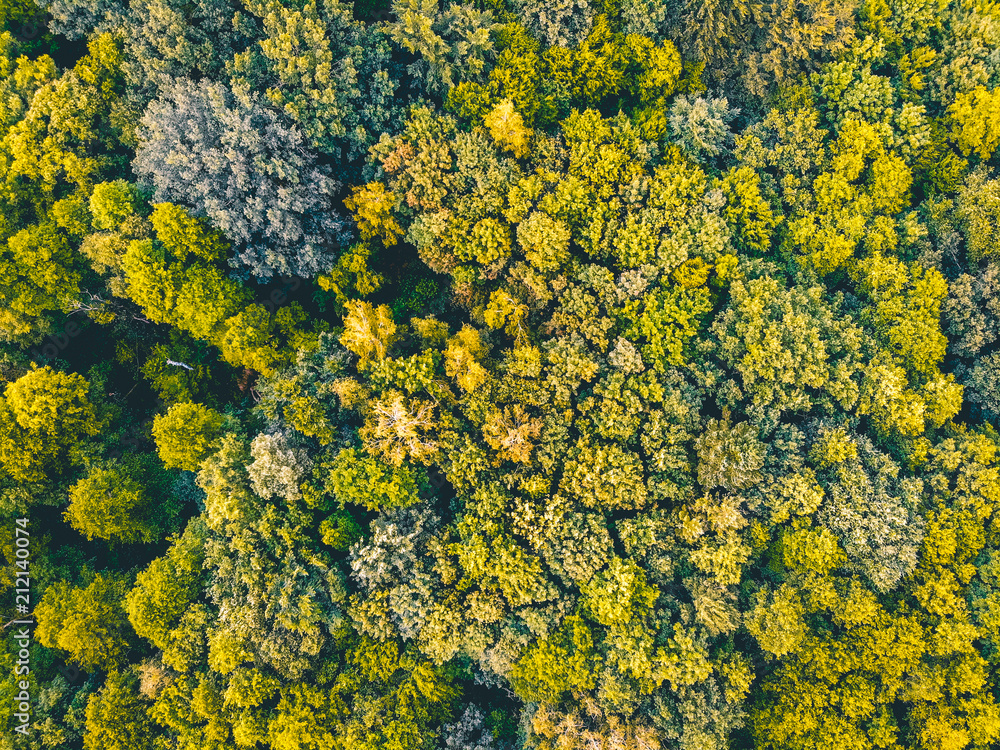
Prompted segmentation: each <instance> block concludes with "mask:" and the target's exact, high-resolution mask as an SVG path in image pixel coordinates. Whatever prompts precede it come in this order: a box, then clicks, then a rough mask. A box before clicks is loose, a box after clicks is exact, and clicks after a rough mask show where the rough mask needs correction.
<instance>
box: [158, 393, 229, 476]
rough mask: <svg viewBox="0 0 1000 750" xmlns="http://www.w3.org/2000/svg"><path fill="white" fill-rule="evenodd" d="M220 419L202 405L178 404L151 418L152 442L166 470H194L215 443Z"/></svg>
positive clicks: (219, 428) (219, 431)
mask: <svg viewBox="0 0 1000 750" xmlns="http://www.w3.org/2000/svg"><path fill="white" fill-rule="evenodd" d="M223 421H224V420H223V416H222V415H221V414H219V413H218V412H217V411H215V410H214V409H211V408H209V407H207V406H204V405H202V404H194V403H190V402H182V403H178V404H174V405H173V406H171V407H170V408H169V409H168V410H167V413H166V414H158V415H157V416H156V417H155V418H154V419H153V439H154V440H155V441H156V449H157V451H158V452H159V454H160V459H161V460H162V461H163V465H164V466H166V467H167V468H178V469H184V470H185V471H197V470H198V468H199V467H200V466H201V462H202V461H204V460H205V458H207V457H208V456H209V455H211V453H212V451H213V448H214V446H215V443H216V441H217V440H218V438H219V436H220V433H221V429H222V425H223Z"/></svg>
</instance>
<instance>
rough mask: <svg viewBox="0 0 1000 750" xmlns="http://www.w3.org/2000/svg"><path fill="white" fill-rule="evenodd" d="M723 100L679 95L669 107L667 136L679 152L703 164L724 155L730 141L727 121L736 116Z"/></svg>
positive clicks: (733, 109)
mask: <svg viewBox="0 0 1000 750" xmlns="http://www.w3.org/2000/svg"><path fill="white" fill-rule="evenodd" d="M739 112H740V110H739V109H738V108H730V107H729V103H728V102H727V101H726V99H725V98H722V99H705V98H704V97H701V96H699V97H697V98H695V99H691V98H689V97H687V96H685V95H684V94H681V95H680V96H678V97H677V98H676V99H674V102H673V104H672V105H671V108H670V119H669V123H670V135H671V138H672V140H673V141H674V143H676V144H677V145H678V146H680V149H681V151H683V152H684V153H685V154H687V155H688V156H690V157H691V158H692V159H694V160H695V161H699V162H704V161H710V160H712V159H715V158H717V157H719V156H721V155H723V154H725V153H726V151H727V150H728V147H729V146H730V144H732V142H733V134H732V132H731V131H730V130H729V122H730V121H731V120H732V119H733V118H734V117H735V116H736V115H738V114H739Z"/></svg>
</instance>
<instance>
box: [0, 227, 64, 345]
mask: <svg viewBox="0 0 1000 750" xmlns="http://www.w3.org/2000/svg"><path fill="white" fill-rule="evenodd" d="M4 245H5V246H0V277H2V278H3V283H2V284H0V303H2V308H0V336H2V337H3V338H4V339H5V340H11V339H17V338H26V337H28V336H30V335H31V334H32V333H33V332H34V331H35V330H37V329H43V330H44V328H45V326H46V317H45V313H47V312H50V311H54V310H60V309H62V308H63V307H64V306H67V305H68V304H69V302H70V300H72V299H73V298H74V297H75V296H76V295H77V294H78V293H79V291H80V283H81V282H82V274H81V273H80V269H79V267H78V263H77V262H76V261H75V260H74V258H73V256H72V254H71V251H70V247H69V243H68V242H67V239H66V235H65V233H64V232H63V231H62V230H60V229H59V227H57V226H56V225H55V224H54V223H49V222H46V223H43V224H36V225H32V226H30V227H27V228H25V229H22V230H21V231H19V232H17V233H16V234H14V235H13V236H11V237H9V238H8V239H7V241H6V242H5V243H4Z"/></svg>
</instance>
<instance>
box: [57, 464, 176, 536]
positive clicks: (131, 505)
mask: <svg viewBox="0 0 1000 750" xmlns="http://www.w3.org/2000/svg"><path fill="white" fill-rule="evenodd" d="M166 479H167V478H166V476H164V475H163V474H162V470H160V469H159V468H158V467H157V466H156V465H155V464H154V462H153V461H150V460H148V459H147V460H143V459H142V458H141V457H135V458H132V457H130V459H129V460H128V461H126V462H124V463H123V464H120V465H114V466H107V467H98V468H93V469H91V470H90V472H89V473H88V474H87V476H86V477H84V478H83V479H81V480H80V481H78V482H77V483H76V484H74V485H73V486H72V487H71V488H70V491H69V507H67V509H66V512H65V518H66V520H67V521H69V524H70V525H71V526H72V527H73V528H75V529H76V530H77V531H79V532H81V533H82V534H84V535H85V536H86V537H87V538H88V539H93V538H94V537H97V538H99V539H107V540H113V541H120V542H124V543H126V544H132V543H135V542H145V543H147V544H148V543H149V542H153V541H155V540H157V539H158V538H159V537H160V536H161V535H162V534H163V532H164V531H165V530H166V528H167V527H169V526H170V525H171V523H172V521H173V515H174V514H175V513H176V512H177V501H176V499H174V498H172V497H171V493H170V490H169V484H168V482H167V481H165V480H166Z"/></svg>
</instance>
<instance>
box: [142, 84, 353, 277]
mask: <svg viewBox="0 0 1000 750" xmlns="http://www.w3.org/2000/svg"><path fill="white" fill-rule="evenodd" d="M193 123H197V126H196V127H195V126H193ZM141 139H142V142H141V145H140V147H139V149H138V151H137V153H136V159H135V163H134V169H135V171H136V173H137V174H138V175H139V176H140V177H141V178H142V180H143V183H144V184H146V185H149V186H150V187H152V188H153V189H154V190H155V196H154V197H155V199H156V200H158V201H171V202H174V203H180V204H186V205H187V206H190V207H191V208H192V209H193V211H194V212H195V214H196V215H199V216H205V217H207V218H208V220H209V221H211V222H212V224H214V225H215V226H216V227H218V228H219V229H220V230H221V231H223V232H224V233H225V234H226V236H227V237H229V238H230V239H231V240H232V241H233V242H234V243H235V245H236V257H235V258H234V259H233V260H234V261H235V262H236V263H237V264H238V265H239V266H241V267H243V268H245V269H247V270H248V271H250V272H251V273H252V274H253V275H255V276H258V277H261V278H265V279H266V278H270V277H272V276H274V275H276V274H288V275H291V274H295V275H299V276H305V277H311V276H315V275H316V274H319V273H323V272H326V271H329V270H330V269H331V268H332V267H333V264H334V262H335V261H336V248H337V247H338V246H341V245H346V243H347V240H348V231H349V230H348V228H347V224H346V222H345V221H344V220H343V219H342V218H340V217H338V216H337V214H336V213H335V212H334V211H333V210H332V201H333V198H334V196H335V195H336V193H337V190H338V189H339V184H338V183H337V182H336V180H334V179H333V178H332V176H331V174H330V170H329V168H328V167H324V166H320V165H317V163H316V160H315V157H314V156H313V155H312V154H310V153H309V151H308V150H307V149H305V148H304V145H305V144H304V137H303V135H302V133H301V131H300V130H299V129H298V128H297V127H295V126H292V125H289V124H288V123H287V121H286V120H285V119H284V118H283V117H282V116H281V115H279V114H278V113H277V112H275V111H273V110H271V109H269V108H268V107H266V106H265V105H264V104H263V102H262V101H261V99H260V97H259V95H257V94H255V93H248V92H245V91H240V92H238V93H234V92H233V91H231V90H230V89H228V88H227V87H226V86H225V85H223V84H221V83H214V82H211V81H209V80H202V81H201V82H200V83H193V82H191V81H189V80H186V79H183V80H180V81H177V82H176V83H174V84H173V85H172V86H170V87H169V88H167V89H165V90H164V92H163V93H162V95H161V96H160V97H159V98H157V99H156V100H155V101H154V102H152V103H151V104H150V106H149V108H148V109H147V110H146V113H145V114H144V115H143V119H142V126H141ZM223 155H224V156H223Z"/></svg>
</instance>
